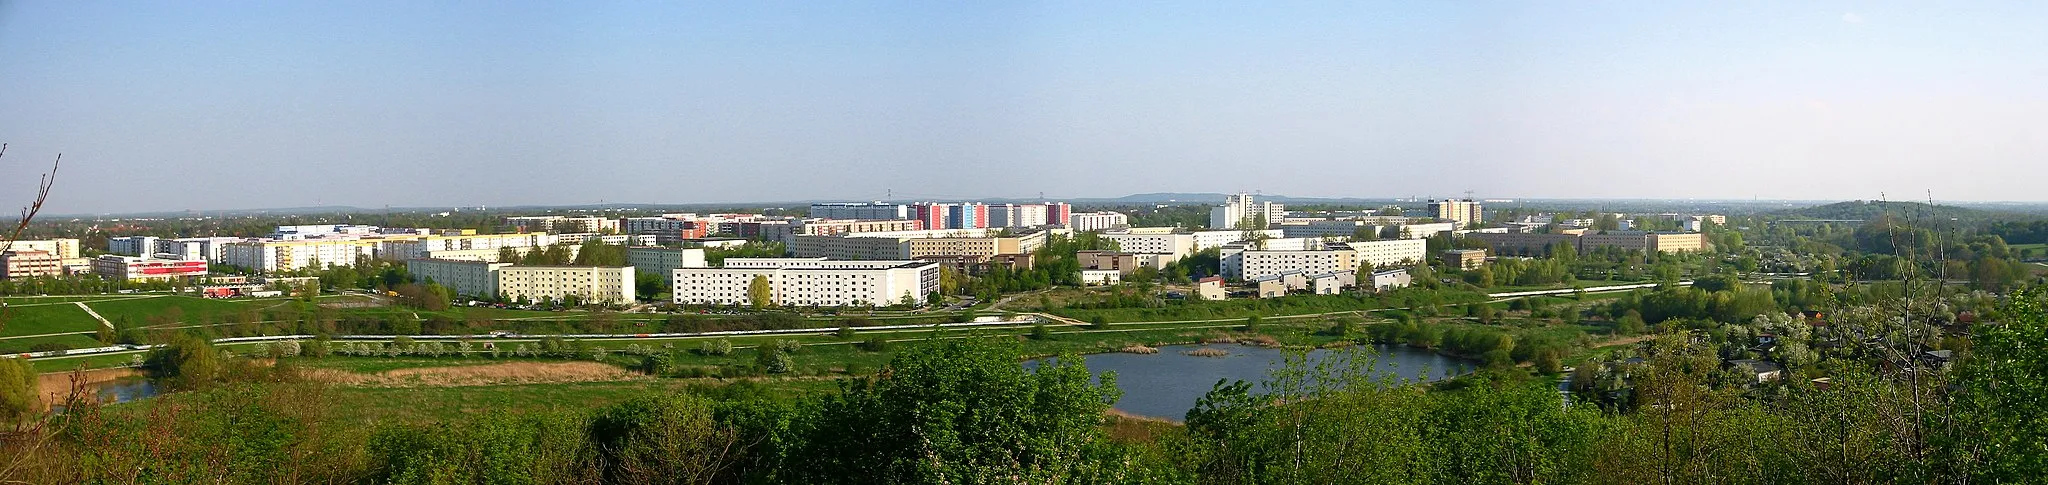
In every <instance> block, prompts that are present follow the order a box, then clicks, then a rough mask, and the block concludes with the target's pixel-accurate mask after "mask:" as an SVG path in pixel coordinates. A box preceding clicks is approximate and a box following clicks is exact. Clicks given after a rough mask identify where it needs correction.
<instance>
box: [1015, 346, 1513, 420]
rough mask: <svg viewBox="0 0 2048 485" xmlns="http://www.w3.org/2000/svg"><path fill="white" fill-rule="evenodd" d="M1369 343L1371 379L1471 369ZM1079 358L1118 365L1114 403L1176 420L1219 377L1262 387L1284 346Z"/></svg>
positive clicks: (1096, 368) (1098, 368)
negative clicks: (1217, 353)
mask: <svg viewBox="0 0 2048 485" xmlns="http://www.w3.org/2000/svg"><path fill="white" fill-rule="evenodd" d="M1201 348H1210V349H1217V350H1223V351H1227V352H1229V354H1227V355H1225V356H1222V357H1197V356H1192V355H1187V354H1185V352H1188V351H1192V350H1195V349H1201ZM1368 349H1370V350H1374V351H1377V355H1376V356H1373V357H1372V364H1373V366H1372V367H1370V368H1368V369H1366V371H1367V372H1368V374H1370V375H1372V376H1374V379H1375V380H1378V379H1380V378H1381V377H1382V376H1384V375H1386V374H1388V373H1392V374H1393V375H1396V376H1399V377H1400V378H1401V379H1404V380H1428V381H1437V380H1442V379H1445V378H1448V377H1452V376H1456V375H1459V374H1463V373H1465V372H1468V371H1470V370H1471V369H1472V365H1471V364H1470V363H1467V362H1465V361H1461V360H1458V359H1454V358H1450V357H1445V356H1442V355H1437V354H1436V353H1434V352H1429V351H1424V350H1417V349H1412V348H1408V347H1400V346H1384V345H1378V346H1372V347H1368V348H1360V349H1357V352H1358V354H1357V359H1358V360H1361V361H1363V360H1365V359H1366V357H1367V355H1368V354H1371V352H1368V351H1367V350H1368ZM1331 354H1332V351H1331V350H1315V351H1311V352H1309V356H1308V358H1309V362H1310V363H1311V365H1313V363H1315V362H1321V361H1322V359H1324V358H1327V357H1328V356H1330V355H1331ZM1081 358H1082V360H1084V361H1086V363H1087V364H1088V371H1089V372H1093V373H1096V374H1101V373H1102V372H1103V371H1116V382H1117V388H1119V389H1122V390H1123V392H1124V394H1123V399H1122V400H1119V401H1117V403H1116V409H1118V410H1121V411H1123V412H1127V413H1131V414H1136V415H1140V416H1150V417H1156V418H1165V419H1171V420H1175V421H1179V420H1180V419H1182V418H1183V417H1185V416H1187V412H1188V410H1189V409H1193V408H1194V407H1195V401H1196V400H1199V399H1201V397H1202V395H1204V394H1208V393H1209V390H1210V389H1211V388H1212V387H1214V386H1215V385H1216V382H1217V381H1218V380H1244V381H1248V382H1253V383H1257V384H1258V386H1257V387H1256V388H1255V389H1256V390H1255V391H1254V392H1263V391H1264V389H1265V386H1264V384H1263V381H1264V380H1266V378H1267V373H1268V372H1269V371H1271V370H1273V369H1276V368H1279V367H1281V366H1282V365H1284V364H1285V358H1286V351H1283V350H1280V349H1272V348H1264V347H1252V346H1244V345H1230V344H1210V345H1172V346H1166V347H1160V348H1159V353H1157V354H1151V355H1141V354H1126V353H1108V354H1090V355H1084V356H1081ZM1037 364H1038V361H1031V362H1027V363H1025V365H1026V366H1027V367H1035V366H1036V365H1037ZM1425 370H1426V371H1427V372H1428V375H1427V376H1426V378H1425V376H1424V375H1423V373H1424V372H1425Z"/></svg>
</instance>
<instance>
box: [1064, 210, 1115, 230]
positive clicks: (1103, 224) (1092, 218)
mask: <svg viewBox="0 0 2048 485" xmlns="http://www.w3.org/2000/svg"><path fill="white" fill-rule="evenodd" d="M1129 225H1131V218H1130V216H1126V215H1123V214H1122V213H1118V212H1085V213H1080V214H1074V215H1073V216H1072V217H1070V218H1069V219H1068V220H1067V227H1070V228H1073V229H1074V230H1076V231H1101V230H1106V229H1114V228H1118V227H1125V226H1129Z"/></svg>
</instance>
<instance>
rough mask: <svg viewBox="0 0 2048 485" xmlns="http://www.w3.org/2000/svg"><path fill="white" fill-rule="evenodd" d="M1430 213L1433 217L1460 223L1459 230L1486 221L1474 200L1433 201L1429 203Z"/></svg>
mask: <svg viewBox="0 0 2048 485" xmlns="http://www.w3.org/2000/svg"><path fill="white" fill-rule="evenodd" d="M1429 213H1430V216H1431V217H1435V218H1438V219H1443V220H1446V221H1451V222H1456V223H1458V228H1459V229H1464V228H1468V227H1472V225H1473V224H1478V223H1479V222H1480V221H1482V220H1485V217H1484V215H1485V214H1484V213H1483V211H1482V210H1481V208H1480V204H1479V202H1478V201H1475V200H1472V199H1465V200H1455V199H1444V200H1432V201H1429Z"/></svg>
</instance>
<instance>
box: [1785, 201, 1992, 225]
mask: <svg viewBox="0 0 2048 485" xmlns="http://www.w3.org/2000/svg"><path fill="white" fill-rule="evenodd" d="M1883 214H1892V215H1894V216H1898V217H1911V218H1929V219H1959V220H1983V219H2001V218H2009V217H2018V216H2019V215H2018V214H2012V213H2006V212H1993V211H1987V210H1978V209H1970V208H1964V207H1956V206H1950V205H1928V204H1927V203H1924V202H1879V201H1874V200H1852V201H1848V202H1836V203H1833V204H1828V205H1822V206H1815V207H1807V208H1803V209H1788V210H1781V211H1776V212H1772V213H1770V215H1775V216H1781V217H1785V218H1795V219H1854V220H1863V221H1868V220H1873V219H1877V218H1878V216H1880V215H1883Z"/></svg>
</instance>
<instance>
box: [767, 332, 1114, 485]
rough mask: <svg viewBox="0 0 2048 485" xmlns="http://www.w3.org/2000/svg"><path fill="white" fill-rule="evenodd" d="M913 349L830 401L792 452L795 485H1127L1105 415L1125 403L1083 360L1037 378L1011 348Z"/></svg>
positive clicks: (980, 344)
mask: <svg viewBox="0 0 2048 485" xmlns="http://www.w3.org/2000/svg"><path fill="white" fill-rule="evenodd" d="M930 345H931V346H929V347H925V348H921V349H916V350H912V351H906V352H903V353H901V354H898V355H897V356H896V357H895V358H894V359H891V360H890V362H889V364H888V365H887V366H886V367H885V368H884V369H883V370H882V371H881V372H878V373H876V374H874V375H873V376H869V377H861V378H855V379H851V380H848V381H843V382H842V384H841V385H840V388H841V392H840V393H839V394H837V395H832V396H828V397H825V398H824V399H823V401H822V402H821V403H820V404H819V406H818V408H817V414H816V417H815V418H813V419H814V421H812V422H811V424H810V425H809V426H807V428H808V429H811V430H813V431H811V432H810V435H809V436H807V437H806V439H804V440H803V445H802V446H803V448H802V449H801V450H798V451H797V452H796V453H794V454H792V455H790V456H792V457H802V460H803V462H804V463H805V466H802V467H791V469H790V473H792V474H793V475H796V476H794V477H791V479H790V480H789V481H791V482H808V483H878V484H879V483H995V482H1017V483H1091V482H1098V483H1119V482H1127V481H1131V480H1130V478H1129V477H1128V476H1127V473H1128V471H1126V470H1125V469H1126V463H1125V462H1124V461H1123V460H1122V458H1123V457H1122V456H1121V454H1120V453H1114V452H1113V451H1114V450H1113V449H1110V448H1109V447H1108V446H1106V443H1105V442H1106V438H1105V437H1104V435H1103V432H1102V430H1101V428H1100V425H1101V424H1102V420H1103V417H1102V416H1103V414H1102V413H1103V412H1104V411H1106V410H1108V408H1109V404H1110V403H1112V402H1115V401H1116V399H1117V397H1118V392H1117V390H1116V378H1115V375H1114V374H1110V373H1104V374H1103V375H1101V376H1100V383H1099V384H1096V383H1091V382H1090V380H1091V378H1094V377H1095V376H1091V375H1090V374H1089V372H1088V369H1087V367H1085V366H1084V365H1083V364H1082V360H1081V359H1079V358H1078V357H1075V356H1071V355H1069V356H1066V357H1063V358H1059V359H1055V360H1051V361H1047V362H1046V363H1044V364H1042V365H1040V366H1038V367H1037V368H1036V369H1035V370H1027V369H1025V368H1024V367H1023V366H1019V365H1017V361H1018V360H1019V359H1020V358H1021V357H1022V354H1021V352H1020V351H1019V349H1018V348H1017V347H1016V345H1015V343H1013V342H1004V341H997V340H968V341H946V342H940V343H934V344H930Z"/></svg>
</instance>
